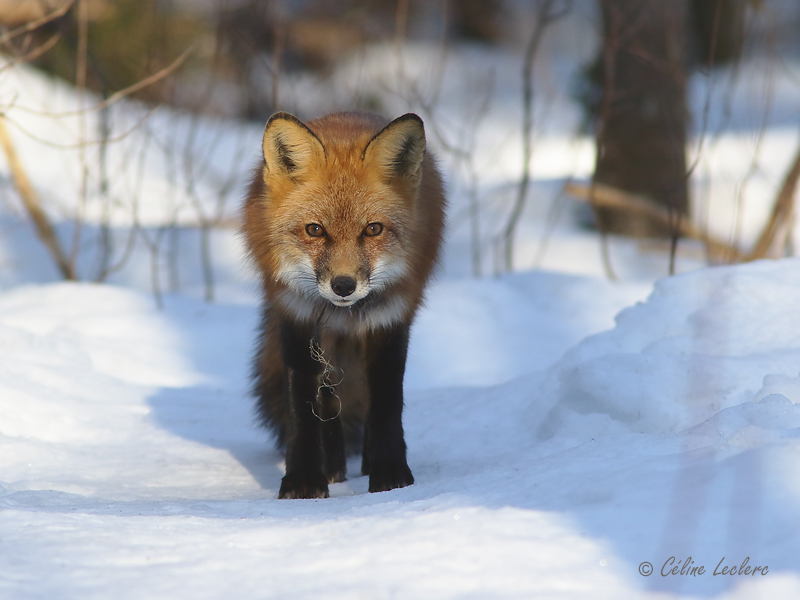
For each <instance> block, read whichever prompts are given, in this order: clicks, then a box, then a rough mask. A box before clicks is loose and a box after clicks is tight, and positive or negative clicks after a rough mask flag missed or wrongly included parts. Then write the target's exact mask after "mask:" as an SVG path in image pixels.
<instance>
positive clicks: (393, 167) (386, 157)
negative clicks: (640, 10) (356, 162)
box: [363, 113, 425, 189]
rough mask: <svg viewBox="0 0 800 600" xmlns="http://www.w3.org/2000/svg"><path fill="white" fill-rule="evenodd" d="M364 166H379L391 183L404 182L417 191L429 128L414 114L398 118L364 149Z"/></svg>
mask: <svg viewBox="0 0 800 600" xmlns="http://www.w3.org/2000/svg"><path fill="white" fill-rule="evenodd" d="M363 157H364V162H367V163H372V164H375V165H376V166H377V167H378V168H379V169H380V171H382V172H383V173H384V174H385V178H386V180H387V181H388V182H392V181H398V180H399V181H401V182H404V183H406V184H407V185H410V186H411V187H412V188H413V189H416V188H417V186H418V185H419V181H420V178H421V177H422V159H423V158H425V127H424V125H423V124H422V119H420V118H419V117H418V116H417V115H415V114H414V113H407V114H405V115H403V116H402V117H398V118H397V119H395V120H394V121H392V122H391V123H389V124H388V125H387V126H386V127H384V128H383V129H381V130H380V131H379V132H378V133H377V134H375V136H374V137H373V138H372V139H371V140H370V141H369V142H368V143H367V146H366V148H364V153H363Z"/></svg>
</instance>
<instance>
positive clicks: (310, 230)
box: [306, 223, 325, 237]
mask: <svg viewBox="0 0 800 600" xmlns="http://www.w3.org/2000/svg"><path fill="white" fill-rule="evenodd" d="M306 233H307V234H308V235H310V236H311V237H322V236H323V235H325V228H324V227H323V226H322V225H320V224H319V223H309V224H308V225H306Z"/></svg>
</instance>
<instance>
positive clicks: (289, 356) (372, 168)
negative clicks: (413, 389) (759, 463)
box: [242, 112, 445, 498]
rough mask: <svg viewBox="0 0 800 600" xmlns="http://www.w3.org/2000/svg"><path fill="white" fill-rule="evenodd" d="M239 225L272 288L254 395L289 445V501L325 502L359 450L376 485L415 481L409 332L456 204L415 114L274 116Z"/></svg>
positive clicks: (285, 485) (285, 494) (285, 483)
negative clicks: (408, 407) (410, 450)
mask: <svg viewBox="0 0 800 600" xmlns="http://www.w3.org/2000/svg"><path fill="white" fill-rule="evenodd" d="M263 152H264V161H263V162H262V163H261V166H260V167H259V168H258V169H257V170H256V173H255V175H254V177H253V180H252V182H251V184H250V188H249V193H248V197H247V201H246V203H245V206H244V224H243V227H242V231H243V234H244V237H245V240H246V244H247V247H248V250H249V253H250V256H251V258H252V260H253V261H254V263H255V265H256V267H257V269H258V271H259V273H260V275H261V280H262V284H263V291H264V310H263V329H262V331H261V336H260V340H259V346H258V350H257V354H256V359H255V394H256V396H257V399H258V412H259V416H260V417H261V419H262V421H263V423H264V425H266V426H267V427H268V428H269V429H271V430H272V431H273V432H274V433H275V434H276V436H277V441H278V445H279V447H281V448H282V449H285V451H286V474H285V476H284V477H283V479H282V481H281V487H280V491H279V493H278V497H279V498H327V497H328V483H334V482H338V481H343V480H344V479H345V475H346V471H347V465H346V457H347V454H348V453H349V452H353V451H358V445H359V444H360V445H361V455H362V461H361V473H362V475H369V491H370V492H380V491H385V490H391V489H394V488H400V487H405V486H407V485H411V484H412V483H414V477H413V475H412V474H411V470H410V469H409V467H408V463H407V461H406V444H405V440H404V437H403V425H402V412H403V376H404V373H405V365H406V353H407V349H408V338H409V328H410V326H411V323H412V321H413V319H414V315H415V313H416V312H417V309H418V308H419V306H420V303H421V301H422V297H423V291H424V288H425V285H426V283H427V281H428V279H429V277H430V275H431V271H432V270H433V268H434V266H435V264H436V262H437V258H438V255H439V247H440V245H441V240H442V233H443V227H444V208H445V197H444V190H443V186H442V180H441V177H440V175H439V172H438V171H437V168H436V165H435V163H434V160H433V158H432V157H431V155H430V154H429V153H427V152H426V146H425V130H424V127H423V123H422V120H421V119H420V118H419V117H418V116H417V115H415V114H411V113H409V114H406V115H403V116H402V117H399V118H398V119H395V120H394V121H392V122H391V123H387V121H386V120H385V119H383V118H382V117H379V116H377V115H374V114H367V113H336V114H332V115H328V116H326V117H322V118H320V119H317V120H313V121H309V122H308V124H304V123H302V122H301V121H299V120H298V119H297V118H295V117H294V116H292V115H290V114H288V113H283V112H280V113H277V114H275V115H273V116H272V117H271V118H270V119H269V121H268V122H267V126H266V129H265V131H264V141H263Z"/></svg>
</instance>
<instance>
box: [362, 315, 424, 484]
mask: <svg viewBox="0 0 800 600" xmlns="http://www.w3.org/2000/svg"><path fill="white" fill-rule="evenodd" d="M407 352H408V326H400V327H397V328H395V329H393V330H390V331H382V332H376V333H373V334H371V335H370V336H369V339H368V341H367V352H366V356H367V382H368V385H369V393H370V406H369V414H368V415H367V427H366V429H367V432H366V435H365V445H366V448H367V454H368V457H365V458H368V459H369V469H368V472H369V491H370V492H383V491H386V490H392V489H395V488H400V487H405V486H407V485H411V484H412V483H414V476H413V475H412V474H411V469H409V468H408V463H407V462H406V443H405V440H404V439H403V375H404V374H405V368H406V354H407ZM364 462H367V461H366V460H365V461H364ZM363 470H364V467H363V466H362V472H363Z"/></svg>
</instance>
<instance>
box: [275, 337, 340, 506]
mask: <svg viewBox="0 0 800 600" xmlns="http://www.w3.org/2000/svg"><path fill="white" fill-rule="evenodd" d="M311 336H312V331H311V327H310V326H308V327H305V326H299V325H296V324H294V323H291V322H289V321H283V322H281V326H280V340H281V354H282V356H283V362H284V365H285V368H286V380H285V381H286V386H287V390H286V392H287V393H286V398H287V400H288V402H289V415H290V423H289V437H288V440H287V443H286V475H284V477H283V479H282V480H281V489H280V492H278V498H327V497H328V478H327V476H326V475H325V473H324V471H323V452H322V440H321V436H320V426H321V422H320V420H319V418H318V417H317V416H316V415H315V414H314V404H315V402H316V398H317V390H318V388H319V376H320V374H321V373H322V365H321V364H320V363H319V362H318V361H316V360H314V359H313V358H312V356H311V352H310V348H309V341H310V340H311Z"/></svg>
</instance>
